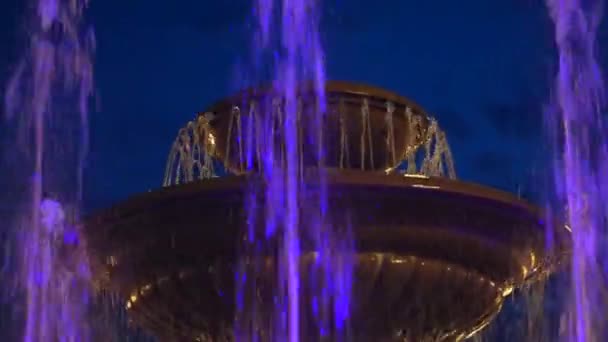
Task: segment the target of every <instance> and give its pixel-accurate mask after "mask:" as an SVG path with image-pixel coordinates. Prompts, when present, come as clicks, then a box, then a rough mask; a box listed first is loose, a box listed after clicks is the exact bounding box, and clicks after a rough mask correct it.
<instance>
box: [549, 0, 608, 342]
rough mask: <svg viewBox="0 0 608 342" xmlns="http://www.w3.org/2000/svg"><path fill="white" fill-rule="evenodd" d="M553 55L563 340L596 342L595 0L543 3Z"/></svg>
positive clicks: (598, 119) (599, 227)
mask: <svg viewBox="0 0 608 342" xmlns="http://www.w3.org/2000/svg"><path fill="white" fill-rule="evenodd" d="M547 5H548V7H549V10H550V14H551V17H552V19H553V22H554V24H555V41H556V44H557V47H558V51H559V73H558V75H557V79H556V94H555V98H556V105H555V108H556V110H555V112H551V113H550V114H552V115H554V116H553V117H550V118H548V119H549V120H550V121H553V122H554V126H555V127H559V128H560V130H562V132H561V133H560V135H563V137H562V138H560V145H562V146H559V148H558V150H559V153H560V156H558V162H557V163H556V165H558V166H557V167H556V176H555V178H556V181H557V182H556V183H557V184H556V187H557V189H558V192H561V193H562V195H563V200H564V202H565V203H566V205H567V216H568V221H569V223H570V227H571V229H572V238H573V256H572V295H573V298H572V303H571V305H572V308H571V310H570V312H569V316H568V317H567V321H568V326H567V337H566V338H567V340H569V341H576V342H583V341H590V342H591V341H603V340H605V339H606V338H607V336H608V335H607V334H606V331H607V330H608V329H607V328H608V327H607V326H606V307H607V304H608V302H607V299H608V297H607V296H606V292H605V291H606V288H605V286H606V282H605V277H606V275H605V272H606V270H605V269H604V266H605V257H606V255H605V254H604V253H605V242H606V236H607V235H606V233H607V222H606V213H607V208H606V203H607V201H608V188H607V185H608V184H606V175H607V171H608V145H607V141H606V126H605V123H604V120H603V114H604V113H603V112H602V110H603V109H605V107H604V104H605V103H604V96H605V87H604V82H603V79H602V72H601V70H600V66H599V64H598V62H597V60H596V57H597V56H596V54H597V30H598V27H599V24H600V21H601V19H602V15H603V12H604V10H605V8H604V6H603V5H604V4H603V1H601V0H590V1H583V0H547Z"/></svg>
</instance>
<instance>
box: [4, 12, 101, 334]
mask: <svg viewBox="0 0 608 342" xmlns="http://www.w3.org/2000/svg"><path fill="white" fill-rule="evenodd" d="M86 6H87V1H86V0H38V1H32V6H31V13H30V16H29V18H28V22H27V28H28V30H27V32H28V34H29V37H28V41H27V42H26V44H24V45H25V51H24V53H23V55H22V58H21V59H20V60H19V62H18V64H17V65H16V68H15V71H14V73H13V75H12V77H11V78H10V80H9V83H8V86H7V90H6V94H5V112H6V114H7V117H6V119H7V122H8V125H9V127H10V131H11V132H12V133H13V135H12V136H13V137H14V139H15V140H14V141H12V142H11V143H10V144H9V145H10V146H11V147H10V150H11V152H13V155H12V156H11V158H12V159H11V165H10V168H14V169H15V170H18V173H17V175H18V176H17V177H18V178H22V179H15V184H22V183H23V184H27V186H26V189H21V190H20V193H19V196H17V198H16V199H15V201H17V199H19V200H23V202H24V203H27V205H21V203H14V205H15V207H21V208H23V209H22V210H19V211H18V212H17V213H16V215H17V216H18V217H16V218H14V222H16V224H15V226H14V227H13V232H14V236H15V238H14V239H13V241H14V243H15V245H16V247H17V248H13V249H11V250H16V251H17V253H16V255H14V258H15V259H17V260H18V261H17V263H18V265H19V267H18V271H17V273H18V274H17V277H16V278H17V279H18V280H17V282H16V285H15V292H21V291H24V292H25V293H24V294H23V296H24V297H25V313H24V314H23V315H24V316H25V322H24V326H23V332H22V333H19V334H18V335H20V336H22V340H23V341H24V342H41V341H48V342H61V341H66V342H71V341H74V342H75V341H87V340H89V337H90V336H89V326H88V324H87V320H86V316H87V310H88V300H89V291H88V289H89V277H90V275H89V269H88V262H87V257H86V253H85V251H84V244H83V241H82V240H81V237H80V235H79V230H78V228H77V226H76V225H74V222H76V218H77V217H78V215H79V205H80V199H81V192H82V171H83V163H84V157H85V154H86V150H87V134H88V133H87V132H88V113H87V107H88V103H89V98H90V96H91V94H92V90H93V63H92V55H93V49H94V40H93V35H92V31H90V30H84V29H83V22H82V16H83V12H84V10H85V8H86ZM19 329H21V327H19Z"/></svg>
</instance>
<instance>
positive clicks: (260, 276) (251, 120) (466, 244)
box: [85, 82, 569, 341]
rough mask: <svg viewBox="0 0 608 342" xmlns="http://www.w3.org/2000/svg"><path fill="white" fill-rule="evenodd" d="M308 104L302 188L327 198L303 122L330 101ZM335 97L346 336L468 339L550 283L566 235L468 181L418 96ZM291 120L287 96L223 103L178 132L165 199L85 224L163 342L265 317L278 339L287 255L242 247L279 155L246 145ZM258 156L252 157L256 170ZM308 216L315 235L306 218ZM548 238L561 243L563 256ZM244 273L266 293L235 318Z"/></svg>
mask: <svg viewBox="0 0 608 342" xmlns="http://www.w3.org/2000/svg"><path fill="white" fill-rule="evenodd" d="M298 99H299V101H298V111H297V112H298V137H297V139H298V140H297V141H298V146H299V148H300V153H299V163H300V166H301V167H300V168H299V170H302V172H301V174H300V177H301V180H302V181H303V182H304V183H305V184H307V186H309V187H310V188H312V189H314V187H315V184H317V182H318V179H319V178H318V177H317V175H318V171H319V165H318V164H317V163H316V162H314V160H315V158H313V157H311V155H312V152H311V151H308V150H307V148H308V146H309V143H308V140H307V139H308V137H310V136H311V135H312V134H316V133H318V132H313V131H312V130H313V129H314V127H313V126H311V125H309V124H308V123H307V121H306V120H300V118H301V117H303V116H305V115H307V113H308V112H309V111H311V110H314V108H316V99H315V96H314V92H312V91H310V89H309V88H308V87H306V86H303V87H301V88H300V89H299V91H298ZM326 101H327V107H326V108H327V110H326V113H325V116H324V118H325V120H324V122H323V124H322V128H321V131H322V137H323V140H322V141H323V146H324V148H325V161H324V162H325V164H324V165H323V166H322V167H323V170H325V171H324V172H326V173H325V175H326V182H327V190H328V195H327V196H328V199H329V203H330V205H329V210H330V212H331V213H332V224H334V225H336V226H343V227H349V228H350V232H351V236H352V242H353V246H354V248H353V250H354V252H352V255H350V256H349V257H350V260H352V284H351V286H350V289H351V290H350V292H351V293H350V294H351V305H350V307H349V312H348V315H347V330H348V334H347V340H352V341H392V340H401V341H405V340H407V341H427V340H433V341H457V340H461V339H464V338H467V337H469V336H471V335H473V334H474V333H475V332H477V331H479V330H480V329H482V328H483V327H484V326H486V325H487V324H488V323H489V322H490V321H491V320H492V319H493V317H495V315H496V314H497V313H498V312H499V311H500V309H501V306H502V304H503V301H504V300H505V298H506V297H507V296H509V294H511V293H512V291H513V290H515V289H518V288H520V287H522V286H524V285H525V284H527V283H528V282H534V281H537V280H539V279H541V278H543V277H544V276H546V275H547V274H548V273H550V272H551V271H552V270H554V269H555V267H556V266H557V265H558V264H559V263H560V261H561V260H562V257H563V256H564V255H565V254H566V253H567V251H568V244H569V242H568V241H569V235H568V231H567V230H566V229H564V228H562V227H563V226H559V225H554V224H546V223H545V221H544V219H545V218H544V217H543V215H542V214H541V213H540V212H539V210H537V209H536V208H535V207H533V206H531V205H529V204H528V203H526V202H524V201H522V200H521V199H518V198H516V197H515V196H512V195H510V194H508V193H504V192H501V191H498V190H494V189H491V188H487V187H483V186H480V185H476V184H471V183H466V182H461V181H458V180H456V175H455V171H454V168H453V164H452V160H451V155H450V149H449V147H448V144H447V140H446V137H445V134H444V132H443V131H442V130H441V129H440V128H439V126H438V124H437V121H435V120H434V119H433V118H431V117H430V116H429V115H428V114H427V113H426V112H425V111H424V110H423V109H422V108H421V107H419V106H418V105H416V104H414V103H413V102H412V101H410V100H408V99H405V98H403V97H401V96H399V95H396V94H394V93H391V92H388V91H385V90H382V89H378V88H373V87H368V86H362V85H357V84H350V83H344V82H329V83H328V84H327V85H326ZM283 114H284V110H283V99H282V98H281V97H280V96H277V95H276V93H275V92H274V91H273V90H272V89H270V88H268V89H253V90H249V91H245V92H243V93H241V94H239V95H237V96H235V97H233V98H230V99H228V100H225V101H222V102H220V103H218V104H216V105H214V106H212V107H211V108H210V109H209V110H207V111H205V112H203V113H201V114H200V115H198V116H197V118H196V119H195V120H194V121H192V122H190V123H188V125H187V126H186V127H185V128H183V129H182V130H181V131H180V132H179V134H178V137H177V139H176V141H175V143H174V145H173V147H172V149H171V153H170V155H169V160H168V164H167V170H166V173H165V179H164V184H163V185H164V187H163V188H161V189H159V190H154V191H151V192H148V193H145V194H141V195H138V196H135V197H133V198H131V199H130V200H128V201H126V202H124V203H121V204H119V205H117V206H115V207H113V208H111V209H108V210H106V211H104V212H101V213H99V214H97V215H95V216H93V217H91V218H90V219H89V220H88V221H87V224H86V230H85V231H86V235H87V246H88V249H89V251H90V254H91V256H92V259H93V265H92V267H93V270H94V275H95V279H96V283H97V285H98V287H99V288H100V289H104V290H108V291H112V292H115V293H117V294H119V295H120V296H121V297H122V298H123V299H124V304H125V305H126V308H127V309H128V311H129V314H130V318H131V319H132V321H133V323H134V324H137V325H139V326H142V327H144V328H145V329H148V330H149V331H150V332H152V333H154V334H155V335H157V336H159V337H160V338H161V340H168V341H174V340H180V341H181V340H183V341H194V340H197V341H230V340H233V339H234V333H233V331H234V324H235V322H237V323H236V324H240V323H239V320H243V319H244V318H243V315H256V316H257V317H259V319H257V320H251V321H252V322H254V323H252V324H251V326H250V329H252V330H255V331H256V333H255V335H256V336H258V337H259V338H260V340H262V341H264V340H272V339H271V338H270V337H268V336H270V335H268V334H269V331H267V330H270V328H268V327H269V324H270V323H268V322H270V321H271V320H272V319H273V318H272V317H273V312H274V309H273V308H274V306H275V302H274V300H275V299H276V296H275V294H276V288H275V287H276V282H275V281H274V278H275V276H276V273H277V265H278V264H280V262H281V260H280V259H281V258H280V257H279V256H277V253H276V249H273V248H272V246H273V242H271V243H269V244H268V245H266V248H264V249H262V250H259V251H257V252H255V253H243V252H242V250H241V249H240V246H241V244H242V241H243V240H244V239H246V234H247V229H246V228H245V227H246V217H247V214H246V213H245V210H244V208H245V201H246V196H245V194H246V193H249V192H248V189H250V188H251V187H260V188H264V187H265V185H266V184H265V182H264V181H263V180H262V178H261V177H259V171H260V168H262V167H263V166H262V165H263V162H262V161H263V158H265V156H264V155H263V153H262V152H261V151H260V149H259V148H257V147H256V146H257V145H256V140H255V139H248V138H247V137H249V136H256V137H259V136H260V135H259V134H256V132H257V130H258V129H260V124H259V123H260V122H262V121H264V120H269V119H270V120H274V121H272V122H276V123H280V122H281V120H283V119H284V117H283ZM266 122H267V121H266ZM252 133H253V134H252ZM245 151H253V153H251V155H252V156H253V162H250V163H247V162H246V160H245V159H247V157H246V153H245ZM278 151H279V152H278V154H277V156H275V158H279V159H280V158H283V157H284V156H285V149H281V147H280V146H279V148H278ZM247 165H250V166H249V167H248V166H247ZM263 193H264V192H263V191H262V192H258V194H263ZM310 193H311V192H308V193H307V194H308V195H310ZM312 193H313V194H314V191H313V192H312ZM260 196H261V195H260ZM259 200H260V201H262V200H263V198H260V199H259ZM300 203H306V199H302V200H301V202H300ZM256 217H257V218H258V220H259V222H257V221H256V222H253V226H254V227H259V229H257V231H254V234H257V235H260V236H264V234H265V232H264V224H263V223H264V220H266V219H268V218H266V217H265V216H264V212H263V211H262V212H260V213H259V215H257V216H256ZM300 221H302V222H301V223H300V225H301V227H302V229H306V227H307V224H309V223H308V222H307V218H306V217H301V218H300ZM250 223H251V222H250ZM556 227H557V228H556ZM254 230H255V229H254ZM547 236H551V237H552V241H555V243H554V244H553V246H552V247H551V248H550V249H549V248H546V243H545V241H546V239H547ZM278 242H279V241H275V242H274V243H275V244H277V243H278ZM312 246H313V244H312V243H310V242H309V241H307V240H306V239H302V241H301V253H300V270H301V271H300V274H299V277H300V278H301V279H302V282H301V284H303V285H302V288H301V289H300V294H301V296H300V301H301V302H302V303H310V301H311V298H313V297H314V296H315V295H316V293H315V291H317V290H315V288H314V286H310V287H309V286H308V285H307V284H310V282H311V280H310V279H309V272H307V270H308V268H309V267H310V265H311V264H312V263H314V261H315V259H316V258H317V256H318V251H317V250H315V249H314V248H313V247H312ZM254 264H255V265H257V268H255V269H254V268H253V266H252V265H254ZM243 265H244V266H243ZM260 265H261V267H260ZM238 267H244V268H245V272H244V273H243V274H244V275H246V276H248V277H254V278H255V279H256V282H255V284H256V285H255V288H254V290H253V291H249V292H248V293H250V294H253V295H248V296H245V301H248V302H249V303H252V302H254V303H255V305H250V306H248V307H255V308H256V309H255V312H249V313H246V312H245V313H244V312H242V311H239V309H237V307H238V306H239V305H240V304H239V303H237V302H238V300H237V297H238V296H237V292H238V291H240V290H238V289H237V288H238V286H237V285H236V282H237V281H236V280H235V274H237V273H238V272H237V268H238ZM249 267H250V268H249ZM339 271H340V270H335V272H339ZM311 307H312V306H311V305H302V306H301V308H300V315H299V321H300V327H301V328H300V336H301V339H302V340H305V341H315V340H336V338H333V337H332V335H331V333H330V334H329V335H326V337H325V338H319V337H318V336H317V335H314V336H313V334H310V335H307V332H310V331H319V329H318V327H317V326H315V324H317V322H318V319H316V318H315V316H316V315H319V313H318V312H317V311H315V310H314V309H312V308H311ZM274 319H278V318H276V317H275V318H274ZM255 322H257V323H255ZM260 322H261V323H260ZM264 337H266V339H265V338H264Z"/></svg>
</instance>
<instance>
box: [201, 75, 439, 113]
mask: <svg viewBox="0 0 608 342" xmlns="http://www.w3.org/2000/svg"><path fill="white" fill-rule="evenodd" d="M274 88H275V86H274V85H273V84H264V85H261V86H250V87H247V88H245V89H243V90H240V91H239V92H237V93H236V94H234V95H231V96H228V97H225V98H223V99H221V100H219V101H215V102H214V103H213V104H212V105H211V106H209V107H208V109H207V110H204V111H201V112H199V114H198V116H203V115H205V113H209V112H211V113H217V112H221V109H222V108H226V107H232V106H234V105H235V104H237V103H240V102H241V101H242V100H243V99H247V98H260V97H263V96H266V95H268V94H272V92H273V89H274ZM312 89H314V84H313V82H303V83H302V84H301V85H300V86H299V87H298V89H297V91H296V92H297V93H299V94H301V93H304V92H308V91H311V90H312ZM325 92H326V93H341V94H346V95H353V96H361V97H363V96H365V97H367V98H371V99H376V100H380V101H387V102H392V103H393V104H395V105H400V106H405V107H408V108H411V109H412V111H413V113H415V114H419V115H421V116H423V117H425V118H428V117H429V116H430V115H429V114H428V112H427V111H426V110H425V109H424V108H423V107H422V106H421V105H419V104H418V103H416V102H415V101H413V100H411V99H409V98H407V97H404V96H402V95H399V94H397V93H396V92H393V91H390V90H387V89H384V88H381V87H377V86H372V85H369V84H367V83H361V82H352V81H344V80H329V81H326V82H325Z"/></svg>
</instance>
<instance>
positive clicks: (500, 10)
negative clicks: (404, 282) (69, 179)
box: [0, 0, 608, 208]
mask: <svg viewBox="0 0 608 342" xmlns="http://www.w3.org/2000/svg"><path fill="white" fill-rule="evenodd" d="M5 1H6V2H7V3H9V5H7V6H4V7H3V10H2V11H1V13H0V25H2V26H1V29H0V31H1V33H0V77H1V78H2V83H4V82H5V79H6V76H7V75H8V73H9V72H10V68H11V62H14V60H15V58H16V57H17V53H18V47H19V42H22V41H23V32H22V30H20V29H21V28H22V27H23V25H22V24H19V16H20V15H22V8H20V7H23V6H22V5H19V3H21V1H17V0H5ZM10 4H12V6H10ZM325 4H326V5H325V10H324V17H323V24H322V32H323V39H324V42H325V49H326V56H327V73H328V76H329V78H332V79H342V80H351V81H360V82H365V83H369V84H373V85H378V86H381V87H385V88H388V89H391V90H394V91H396V92H399V93H401V94H403V95H405V96H407V97H410V98H412V99H413V100H415V101H417V102H418V103H420V104H421V105H423V106H424V107H426V108H427V109H428V110H429V111H430V112H432V113H433V114H434V115H436V117H437V118H438V119H439V122H440V124H442V126H443V127H444V128H445V130H446V131H447V133H448V138H449V140H450V143H451V146H452V149H453V153H454V157H455V159H456V166H457V171H458V172H459V176H460V177H461V178H464V179H467V180H474V181H477V182H482V183H485V184H488V185H493V186H497V187H500V188H504V189H509V190H511V191H517V190H518V188H521V189H522V191H524V192H528V193H529V192H531V191H532V192H533V191H534V189H533V188H531V185H532V184H535V183H537V182H536V181H531V179H535V178H539V177H542V173H543V171H542V169H543V167H542V165H543V164H544V162H543V161H542V160H541V159H542V158H539V156H541V155H542V154H543V150H545V149H546V147H545V146H544V144H543V139H542V134H541V130H542V108H543V102H545V101H546V100H547V98H548V96H549V90H550V83H551V81H552V76H551V75H552V74H553V72H554V71H555V59H556V56H555V51H554V48H553V37H552V34H553V33H552V27H551V22H550V21H549V18H548V16H547V13H546V11H545V9H544V6H543V3H542V1H539V0H538V1H535V0H496V1H482V0H470V1H465V2H460V1H405V0H382V1H376V2H373V3H371V2H369V1H361V0H350V1H346V0H334V1H325ZM250 6H251V5H250V2H249V1H244V0H223V1H202V0H201V1H190V0H188V1H182V0H179V1H178V0H176V1H159V0H153V1H141V0H132V1H93V5H92V8H91V12H90V14H91V17H92V22H93V23H94V25H95V30H96V33H97V40H98V53H97V86H98V88H99V94H100V96H99V100H100V101H99V102H100V106H99V111H98V112H94V113H92V114H91V118H92V119H91V120H92V126H91V130H92V144H91V150H90V157H89V162H88V164H87V166H88V168H87V186H86V187H87V190H86V199H87V207H89V208H99V207H104V206H107V205H108V204H110V203H112V202H115V201H116V200H118V199H121V198H124V197H126V196H128V195H130V194H133V193H136V192H141V191H145V190H147V189H150V188H156V187H158V186H159V185H160V182H161V177H162V172H163V169H164V162H165V157H166V154H167V151H168V149H169V146H170V144H171V142H172V140H173V138H174V136H175V134H176V132H177V130H178V129H179V128H180V126H181V125H183V124H185V123H186V121H187V120H189V119H191V118H193V116H194V115H195V113H196V112H197V111H200V110H202V109H204V108H205V107H206V106H208V105H209V104H211V103H212V102H213V101H215V100H218V99H220V98H221V97H223V96H226V95H229V94H231V93H233V92H234V91H236V90H237V89H238V88H239V87H241V86H242V85H243V83H245V81H244V79H245V74H244V73H243V70H246V68H247V63H246V62H247V59H248V56H249V55H250V52H249V45H248V41H249V39H250V37H251V33H250V22H251V17H250V16H251V10H250ZM604 26H606V25H604ZM15 28H18V30H16V29H15ZM601 34H602V37H601V39H600V41H601V40H604V41H606V37H608V35H607V34H606V30H605V29H604V30H603V31H602V33H601ZM604 55H605V54H604ZM534 177H535V178H534Z"/></svg>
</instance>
